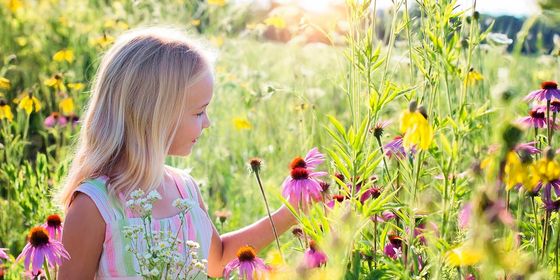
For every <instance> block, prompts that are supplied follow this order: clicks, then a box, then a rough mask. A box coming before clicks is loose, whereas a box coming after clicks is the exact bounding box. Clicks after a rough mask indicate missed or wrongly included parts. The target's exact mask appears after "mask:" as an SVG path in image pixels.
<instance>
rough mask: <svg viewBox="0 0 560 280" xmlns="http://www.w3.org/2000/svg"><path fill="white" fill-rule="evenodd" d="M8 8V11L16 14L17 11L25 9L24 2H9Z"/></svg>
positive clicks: (10, 0)
mask: <svg viewBox="0 0 560 280" xmlns="http://www.w3.org/2000/svg"><path fill="white" fill-rule="evenodd" d="M7 6H8V9H10V11H12V13H15V12H16V11H17V10H19V9H20V8H22V7H23V2H22V1H20V0H8V3H7Z"/></svg>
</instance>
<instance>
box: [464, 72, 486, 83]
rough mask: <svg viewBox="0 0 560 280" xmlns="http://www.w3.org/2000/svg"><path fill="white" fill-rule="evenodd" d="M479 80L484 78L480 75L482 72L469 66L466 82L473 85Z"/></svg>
mask: <svg viewBox="0 0 560 280" xmlns="http://www.w3.org/2000/svg"><path fill="white" fill-rule="evenodd" d="M481 80H484V77H483V76H482V74H480V73H479V72H477V71H475V70H474V69H472V68H471V70H469V73H467V82H468V83H469V84H470V85H474V84H476V82H478V81H481Z"/></svg>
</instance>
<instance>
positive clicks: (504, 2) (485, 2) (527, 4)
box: [234, 0, 538, 16]
mask: <svg viewBox="0 0 560 280" xmlns="http://www.w3.org/2000/svg"><path fill="white" fill-rule="evenodd" d="M234 1H235V2H245V3H247V2H256V3H255V4H256V5H257V6H263V7H266V6H267V5H268V3H269V1H270V0H234ZM276 1H277V2H286V3H298V4H299V5H300V6H301V7H303V8H305V9H307V10H310V11H315V12H321V11H325V10H326V9H328V6H329V3H331V2H339V1H343V0H276ZM374 1H375V0H374ZM409 2H413V0H411V1H409ZM536 2H537V0H477V2H476V6H477V10H478V11H479V12H481V13H485V14H492V15H514V16H527V15H530V14H534V13H536V12H537V11H538V8H537V3H536ZM458 3H459V5H460V6H461V7H465V8H470V7H471V6H472V3H473V0H458ZM391 5H392V3H391V0H377V7H379V8H388V7H391Z"/></svg>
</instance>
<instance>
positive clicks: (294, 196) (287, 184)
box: [282, 167, 327, 207]
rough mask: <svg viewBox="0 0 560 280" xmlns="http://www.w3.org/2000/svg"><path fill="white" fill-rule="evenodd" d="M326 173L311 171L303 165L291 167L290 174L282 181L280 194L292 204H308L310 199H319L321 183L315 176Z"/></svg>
mask: <svg viewBox="0 0 560 280" xmlns="http://www.w3.org/2000/svg"><path fill="white" fill-rule="evenodd" d="M324 175H327V172H311V171H310V170H309V169H307V168H304V167H296V168H293V169H292V171H291V172H290V176H288V177H286V180H284V183H282V186H283V190H282V195H283V196H284V197H285V198H286V199H288V201H290V203H291V204H292V205H293V206H296V207H297V206H298V205H299V203H300V202H301V203H304V204H305V205H307V204H309V203H310V202H311V201H319V200H321V198H322V196H321V192H322V190H323V189H322V188H321V184H319V182H317V180H316V179H315V178H317V177H321V176H324Z"/></svg>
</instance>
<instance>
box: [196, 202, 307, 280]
mask: <svg viewBox="0 0 560 280" xmlns="http://www.w3.org/2000/svg"><path fill="white" fill-rule="evenodd" d="M198 200H199V204H200V206H201V207H202V209H204V210H205V211H207V210H206V207H205V206H204V203H203V202H202V197H201V196H200V192H199V193H198ZM206 213H207V214H208V211H207V212H206ZM272 219H273V220H274V225H275V226H276V230H277V231H278V234H282V233H284V232H285V231H286V230H288V229H289V228H290V227H291V226H293V225H295V224H297V220H296V218H295V217H294V216H293V215H292V213H291V212H290V210H288V208H287V207H285V206H282V207H280V209H278V210H277V211H276V212H274V213H272ZM273 241H274V233H273V231H272V227H271V226H270V221H269V219H268V216H266V217H264V218H262V219H260V220H259V221H257V222H255V223H253V224H252V225H249V226H246V227H244V228H242V229H239V230H236V231H233V232H229V233H226V234H223V235H222V236H220V235H219V234H218V231H217V230H216V227H215V226H213V233H212V241H211V243H210V252H209V254H208V276H211V277H222V274H223V270H224V267H225V266H226V264H227V263H228V262H230V261H231V260H233V259H234V258H236V257H237V256H236V254H237V250H238V249H239V248H240V247H241V246H245V245H251V246H253V247H254V248H255V250H257V252H258V251H260V250H261V249H262V248H264V247H265V246H267V245H268V244H270V243H271V242H273Z"/></svg>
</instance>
